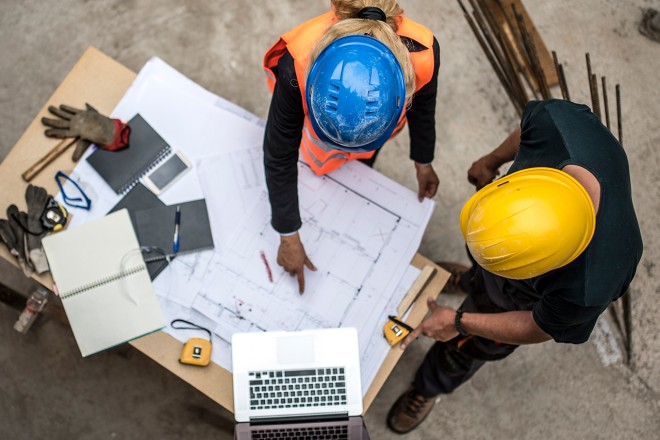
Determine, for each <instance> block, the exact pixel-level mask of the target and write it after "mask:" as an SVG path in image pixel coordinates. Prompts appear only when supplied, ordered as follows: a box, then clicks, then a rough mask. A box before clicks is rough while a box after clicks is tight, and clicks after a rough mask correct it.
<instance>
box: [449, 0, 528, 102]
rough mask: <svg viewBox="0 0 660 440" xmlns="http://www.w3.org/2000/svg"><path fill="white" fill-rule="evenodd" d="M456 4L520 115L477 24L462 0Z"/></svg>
mask: <svg viewBox="0 0 660 440" xmlns="http://www.w3.org/2000/svg"><path fill="white" fill-rule="evenodd" d="M458 4H459V5H460V6H461V9H462V10H463V16H464V17H465V19H466V20H467V22H468V24H469V25H470V28H471V29H472V32H473V33H474V36H475V37H476V38H477V41H478V42H479V45H480V46H481V49H482V50H483V51H484V53H485V54H486V58H488V61H489V62H490V65H491V67H492V68H493V70H494V71H495V74H496V75H497V78H498V79H499V80H500V83H501V84H502V86H503V87H504V90H505V91H506V93H507V95H508V96H509V99H510V100H511V103H512V104H513V106H514V107H515V108H516V112H518V115H521V114H522V109H521V108H520V107H519V105H518V101H517V100H516V99H515V97H514V96H513V95H512V94H511V91H510V90H509V88H508V87H507V83H506V80H505V79H504V74H503V73H502V72H501V71H500V69H499V67H498V66H497V63H496V62H495V59H494V58H493V55H492V54H491V53H490V51H489V50H488V46H487V45H486V43H485V42H484V40H483V38H482V36H481V34H480V33H479V29H477V25H476V24H475V23H474V21H473V20H472V17H470V14H468V11H467V9H465V6H464V5H463V2H462V1H461V0H458Z"/></svg>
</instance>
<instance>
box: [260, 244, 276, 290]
mask: <svg viewBox="0 0 660 440" xmlns="http://www.w3.org/2000/svg"><path fill="white" fill-rule="evenodd" d="M259 254H260V255H261V259H262V260H263V262H264V265H265V266H266V272H267V273H268V281H270V282H271V283H272V282H273V271H271V270H270V264H268V260H267V259H266V254H265V253H264V251H260V252H259Z"/></svg>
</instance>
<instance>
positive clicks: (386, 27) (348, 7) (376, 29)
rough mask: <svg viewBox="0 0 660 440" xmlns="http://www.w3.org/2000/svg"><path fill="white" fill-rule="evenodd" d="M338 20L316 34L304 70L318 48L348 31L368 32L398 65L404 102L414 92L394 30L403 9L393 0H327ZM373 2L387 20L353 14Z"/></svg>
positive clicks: (407, 59) (403, 49)
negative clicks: (319, 36)
mask: <svg viewBox="0 0 660 440" xmlns="http://www.w3.org/2000/svg"><path fill="white" fill-rule="evenodd" d="M330 3H331V5H332V9H333V10H334V12H335V16H336V17H337V19H338V21H337V23H335V24H334V25H332V26H331V27H330V28H328V30H327V31H325V33H324V34H323V35H322V36H321V38H319V41H318V42H317V43H316V46H315V47H314V49H313V50H312V53H311V55H310V57H309V63H308V65H307V73H308V74H309V69H310V68H311V66H312V65H313V64H314V61H315V60H316V58H317V57H318V56H319V54H320V53H321V51H322V50H323V49H325V47H326V46H328V45H329V44H330V43H332V42H333V41H335V40H336V39H337V38H340V37H345V36H347V35H370V36H372V37H374V38H376V39H377V40H379V41H381V42H382V43H383V44H385V45H386V46H387V47H388V48H389V49H390V50H391V51H392V53H393V54H394V56H395V57H396V59H397V61H398V62H399V64H400V65H401V70H402V71H403V77H404V79H405V81H406V102H410V99H411V98H412V95H413V94H414V93H415V69H414V67H413V64H412V61H411V60H410V54H409V52H408V49H407V48H406V46H405V44H403V42H402V41H401V39H400V38H399V36H398V35H397V34H396V31H397V30H398V28H399V21H400V19H401V17H402V16H403V9H401V7H399V4H398V3H397V2H396V1H395V0H330ZM368 6H375V7H377V8H379V9H381V10H382V11H383V12H384V13H385V15H386V16H387V21H386V22H383V21H380V20H367V19H362V18H356V17H357V14H358V12H360V10H361V9H362V8H366V7H368Z"/></svg>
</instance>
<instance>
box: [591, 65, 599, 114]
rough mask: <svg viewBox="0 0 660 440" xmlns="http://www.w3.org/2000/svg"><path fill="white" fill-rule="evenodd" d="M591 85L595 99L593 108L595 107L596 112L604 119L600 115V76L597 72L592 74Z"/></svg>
mask: <svg viewBox="0 0 660 440" xmlns="http://www.w3.org/2000/svg"><path fill="white" fill-rule="evenodd" d="M591 87H592V89H593V92H594V101H593V103H592V104H593V106H594V107H593V109H594V114H595V115H596V116H598V119H602V118H601V117H600V96H599V93H598V77H596V74H595V73H592V74H591Z"/></svg>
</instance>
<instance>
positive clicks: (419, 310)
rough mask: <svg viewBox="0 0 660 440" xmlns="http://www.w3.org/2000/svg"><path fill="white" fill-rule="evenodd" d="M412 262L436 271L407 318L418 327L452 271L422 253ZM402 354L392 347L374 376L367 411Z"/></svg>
mask: <svg viewBox="0 0 660 440" xmlns="http://www.w3.org/2000/svg"><path fill="white" fill-rule="evenodd" d="M412 264H413V266H415V267H417V268H420V269H421V268H422V267H425V266H431V267H433V268H434V269H435V271H436V272H435V275H434V276H433V277H432V278H431V279H430V281H429V282H428V284H427V285H426V287H425V288H424V290H422V293H421V294H420V295H419V297H418V298H417V301H415V302H414V303H413V305H412V309H411V310H410V313H409V314H408V318H407V319H406V323H407V324H409V325H410V326H411V327H417V326H418V325H419V324H420V323H421V322H422V320H423V319H424V317H425V316H426V313H427V312H428V311H429V309H428V307H427V305H426V299H427V298H434V299H435V298H437V297H438V295H439V294H440V292H441V291H442V289H443V288H444V287H445V284H446V283H447V281H448V280H449V277H450V273H449V272H447V271H446V270H444V269H443V268H441V267H440V266H436V265H435V263H433V262H432V261H431V260H429V259H428V258H426V257H424V256H423V255H420V254H416V255H415V257H414V258H413V260H412ZM382 325H385V323H384V322H383V323H382ZM402 355H403V350H401V349H400V348H399V346H398V345H397V346H396V347H392V348H391V349H390V351H389V353H388V354H387V357H386V358H385V360H384V361H383V364H382V365H381V366H380V370H378V374H377V375H376V377H375V378H374V380H373V382H371V386H370V387H369V390H367V394H366V395H365V396H364V401H363V406H364V412H365V413H366V412H367V409H368V408H369V406H371V404H372V403H373V401H374V399H375V398H376V395H377V394H378V391H380V389H381V388H382V387H383V384H384V383H385V381H386V380H387V378H388V377H389V375H390V373H391V372H392V370H393V369H394V367H395V366H396V363H397V362H399V359H400V358H401V356H402Z"/></svg>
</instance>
